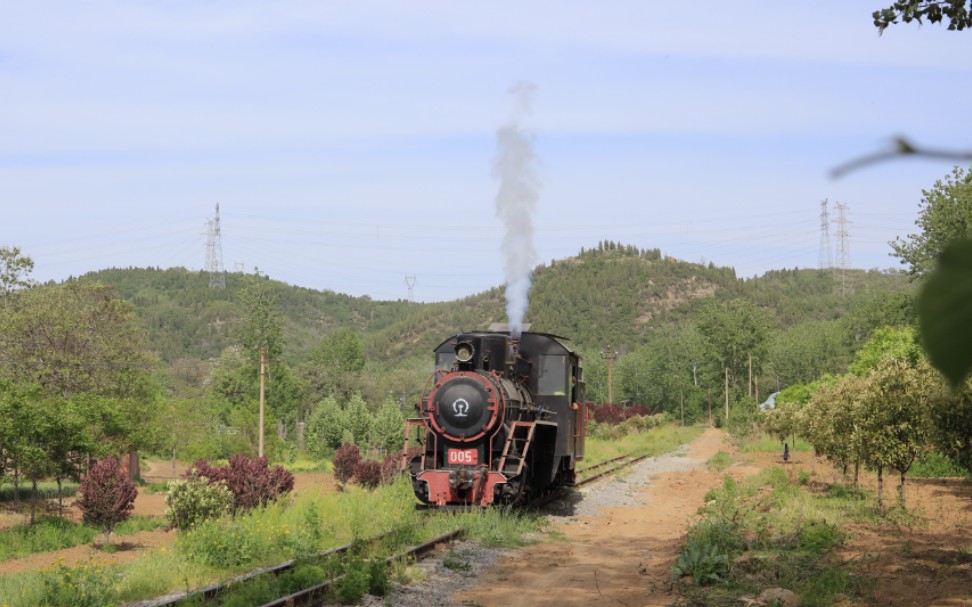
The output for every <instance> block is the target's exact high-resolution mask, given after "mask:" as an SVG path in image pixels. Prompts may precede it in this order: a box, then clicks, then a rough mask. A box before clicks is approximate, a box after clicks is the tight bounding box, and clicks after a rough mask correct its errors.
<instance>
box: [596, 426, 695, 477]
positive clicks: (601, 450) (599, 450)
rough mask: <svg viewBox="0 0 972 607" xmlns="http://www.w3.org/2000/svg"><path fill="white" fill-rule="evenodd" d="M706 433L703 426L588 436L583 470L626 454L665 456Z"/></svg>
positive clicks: (668, 427)
mask: <svg viewBox="0 0 972 607" xmlns="http://www.w3.org/2000/svg"><path fill="white" fill-rule="evenodd" d="M703 430H705V428H704V427H702V426H676V425H665V426H660V427H658V428H652V429H651V430H648V431H647V432H633V433H631V434H628V435H626V436H623V437H621V438H618V439H610V440H609V439H603V438H596V437H591V436H589V437H587V439H586V442H585V445H586V446H585V449H584V460H583V462H581V463H580V464H579V466H580V467H581V468H585V467H587V466H594V465H597V464H599V463H601V462H605V461H607V460H609V459H613V458H615V457H619V456H621V455H626V454H636V455H649V456H654V455H661V454H663V453H669V452H670V451H674V450H675V449H677V448H678V447H680V446H681V445H684V444H686V443H689V442H691V441H692V440H693V439H694V438H695V437H697V436H698V435H700V434H702V431H703Z"/></svg>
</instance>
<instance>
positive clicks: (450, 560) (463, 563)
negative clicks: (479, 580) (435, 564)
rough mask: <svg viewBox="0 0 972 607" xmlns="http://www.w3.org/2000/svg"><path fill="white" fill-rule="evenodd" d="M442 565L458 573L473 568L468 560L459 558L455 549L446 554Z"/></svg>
mask: <svg viewBox="0 0 972 607" xmlns="http://www.w3.org/2000/svg"><path fill="white" fill-rule="evenodd" d="M442 566H443V567H445V568H446V569H448V570H449V571H455V572H456V573H465V572H467V571H470V570H471V569H472V564H470V562H469V561H467V560H463V559H461V558H459V555H458V554H456V552H455V551H454V550H450V551H449V553H448V554H446V555H445V558H443V559H442Z"/></svg>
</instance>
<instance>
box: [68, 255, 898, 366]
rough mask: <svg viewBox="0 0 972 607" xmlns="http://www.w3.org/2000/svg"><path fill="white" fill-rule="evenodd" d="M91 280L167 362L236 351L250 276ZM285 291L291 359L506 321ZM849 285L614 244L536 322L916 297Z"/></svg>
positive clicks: (873, 278) (424, 347)
mask: <svg viewBox="0 0 972 607" xmlns="http://www.w3.org/2000/svg"><path fill="white" fill-rule="evenodd" d="M82 279H85V280H96V281H99V282H102V283H104V284H107V285H110V286H111V287H113V288H114V290H115V291H116V292H117V293H118V294H119V295H120V296H121V297H122V298H124V299H126V300H127V301H129V302H131V303H132V304H133V306H134V307H135V311H136V314H137V317H138V319H139V322H140V324H141V325H142V327H143V328H144V329H145V331H146V332H147V334H148V337H149V343H150V344H151V347H152V348H153V349H154V350H155V351H156V352H158V353H159V354H160V355H161V356H162V358H163V359H164V360H165V361H168V362H170V363H171V362H174V361H176V360H179V359H187V358H188V359H208V358H214V357H218V356H219V354H220V352H221V351H222V349H223V348H225V347H227V346H230V345H233V344H235V343H236V342H235V338H234V331H235V328H236V326H237V324H238V319H239V318H240V308H239V300H238V295H239V292H240V289H241V288H242V286H243V284H244V282H245V280H246V276H244V275H242V274H233V273H230V274H227V276H226V288H225V289H210V288H209V278H208V275H207V274H206V273H204V272H190V271H188V270H185V269H182V268H174V269H167V270H161V269H151V268H150V269H138V268H129V269H110V270H102V271H99V272H94V273H90V274H87V275H85V276H83V277H82ZM273 285H274V290H275V293H276V295H277V296H278V300H277V301H278V304H277V307H278V310H279V312H280V314H281V316H282V317H283V320H284V336H285V339H286V347H285V352H284V358H285V359H287V360H289V361H291V362H297V361H300V360H302V359H304V358H305V357H306V356H307V354H308V353H309V352H310V350H311V349H312V348H314V347H315V346H316V345H317V344H318V343H319V342H320V340H321V338H322V337H323V336H324V335H326V334H327V333H329V332H331V331H332V330H334V329H336V328H338V327H350V328H351V329H353V330H354V331H355V332H356V333H357V334H358V335H359V337H360V339H361V341H362V343H363V344H364V346H365V355H366V357H367V358H368V360H369V362H370V363H372V364H375V365H377V366H379V367H393V366H396V364H401V363H407V364H411V363H417V362H418V361H423V360H427V359H428V357H429V352H430V350H431V349H432V348H433V347H434V346H435V345H436V344H438V343H439V341H441V340H442V339H443V338H444V337H446V336H448V335H451V334H453V333H454V332H456V331H460V330H475V329H483V328H486V327H487V326H488V325H489V324H490V323H492V322H499V321H504V320H505V310H504V301H503V292H502V288H501V287H499V286H497V287H495V288H493V289H490V290H488V291H486V292H483V293H479V294H475V295H470V296H469V297H466V298H463V299H461V300H458V301H455V302H448V303H432V304H419V303H409V302H407V301H403V300H399V301H374V300H372V299H370V298H368V297H351V296H348V295H343V294H339V293H335V292H332V291H314V290H311V289H305V288H302V287H296V286H290V285H286V284H283V283H278V282H274V283H273ZM847 285H848V293H847V294H846V295H845V296H841V295H839V294H838V292H837V288H836V287H837V285H836V283H835V278H834V275H833V273H832V272H830V271H819V270H777V271H772V272H769V273H767V274H766V275H764V276H761V277H758V278H753V279H748V280H741V279H738V278H737V277H736V275H735V272H734V270H733V269H732V268H726V267H717V266H715V265H714V264H712V263H709V264H708V265H703V264H697V263H689V262H685V261H679V260H675V259H673V258H669V257H665V256H663V255H662V254H661V253H660V252H659V251H658V250H657V249H652V250H641V249H638V248H636V247H630V246H623V245H619V244H616V243H609V242H605V243H601V244H600V245H598V247H597V248H595V249H592V250H587V251H582V252H581V253H580V254H579V255H577V256H574V257H570V258H567V259H563V260H557V261H555V262H552V263H551V264H549V265H541V266H539V267H537V268H536V271H535V272H534V276H533V287H532V289H531V291H530V308H529V311H528V313H527V319H526V320H527V322H529V323H531V324H532V328H533V330H535V331H545V332H550V333H555V334H558V335H563V336H566V337H568V338H570V339H571V340H572V342H573V343H574V344H575V345H576V346H577V347H578V348H579V349H580V350H581V351H584V350H586V349H588V348H590V349H597V350H599V349H603V347H604V346H605V345H606V344H612V345H614V347H615V348H617V349H620V350H632V349H634V348H636V347H637V346H638V345H640V344H641V343H643V342H644V339H645V337H646V336H647V335H648V334H649V332H651V331H652V329H656V328H659V327H662V326H664V325H668V324H672V323H678V322H681V321H684V320H687V319H690V318H691V317H692V315H693V313H694V312H695V311H697V310H698V309H699V307H700V306H701V305H702V304H703V303H704V301H706V300H708V299H709V298H712V297H715V298H718V299H733V298H745V299H749V300H750V301H752V302H753V303H755V304H756V305H757V306H759V307H761V308H763V309H764V310H766V311H767V312H768V313H769V315H770V318H771V319H773V320H774V321H775V324H776V325H777V326H778V327H780V328H786V327H789V326H792V325H795V324H798V323H800V322H803V321H806V320H826V319H833V318H837V317H840V316H843V315H845V314H847V313H848V312H849V311H850V312H853V310H854V309H855V307H856V304H857V303H860V302H862V301H868V300H872V301H878V302H881V301H884V300H888V299H894V298H888V295H889V294H891V293H901V292H905V291H908V290H909V289H910V285H909V283H908V281H907V279H906V278H905V277H904V276H903V275H902V274H900V273H898V272H878V271H867V272H865V271H860V270H853V271H850V272H849V273H848V281H847ZM871 307H873V306H871Z"/></svg>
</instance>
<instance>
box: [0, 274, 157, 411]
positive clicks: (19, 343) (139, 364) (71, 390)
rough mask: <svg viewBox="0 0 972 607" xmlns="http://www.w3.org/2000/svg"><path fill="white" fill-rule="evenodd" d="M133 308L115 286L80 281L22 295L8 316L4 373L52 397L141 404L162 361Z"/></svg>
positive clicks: (1, 331) (1, 348)
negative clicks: (87, 396) (95, 396)
mask: <svg viewBox="0 0 972 607" xmlns="http://www.w3.org/2000/svg"><path fill="white" fill-rule="evenodd" d="M144 344H145V340H144V335H143V333H142V332H141V330H140V329H139V328H138V326H137V325H136V323H135V318H134V313H133V311H132V307H131V306H130V305H129V304H128V303H126V302H124V301H122V300H121V299H118V298H117V297H116V296H115V295H114V293H113V292H112V291H111V289H110V288H108V287H106V286H104V285H100V284H96V283H84V282H80V281H70V282H67V283H64V284H60V285H45V286H39V287H35V288H32V289H27V290H25V291H23V292H21V293H19V294H18V297H17V298H16V300H15V302H14V305H12V306H9V307H8V310H7V312H6V313H5V314H3V315H2V316H0V375H2V376H6V377H8V378H9V379H11V380H12V381H14V382H16V383H22V384H25V385H26V384H33V383H36V384H38V385H40V386H41V387H42V388H43V389H44V391H45V392H46V393H49V394H59V395H65V396H67V395H71V394H80V393H93V394H99V395H103V396H111V397H116V398H125V399H131V400H134V401H141V402H140V403H139V405H140V406H142V407H144V405H145V402H146V401H147V400H149V399H150V398H151V397H152V396H153V395H154V393H155V392H156V390H157V385H156V383H155V381H154V379H153V377H152V373H151V372H152V370H153V368H154V367H155V365H156V364H157V362H158V361H157V359H156V357H155V356H153V355H152V354H150V353H149V352H148V351H147V350H146V349H145V346H144Z"/></svg>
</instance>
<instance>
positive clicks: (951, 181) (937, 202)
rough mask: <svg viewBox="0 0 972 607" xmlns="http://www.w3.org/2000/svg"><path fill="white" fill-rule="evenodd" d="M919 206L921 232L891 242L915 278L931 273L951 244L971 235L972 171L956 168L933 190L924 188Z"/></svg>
mask: <svg viewBox="0 0 972 607" xmlns="http://www.w3.org/2000/svg"><path fill="white" fill-rule="evenodd" d="M919 206H920V210H919V213H918V219H917V220H915V225H916V226H917V227H918V228H919V231H918V232H916V233H914V234H909V235H908V237H907V238H900V237H898V238H897V239H895V240H894V241H892V242H891V243H890V244H891V248H892V250H893V254H894V255H895V256H896V257H898V258H900V259H901V263H902V265H906V266H907V267H908V274H910V275H911V276H913V277H922V276H925V275H926V274H928V273H929V272H930V271H931V270H932V269H933V268H934V267H935V265H936V264H937V262H938V258H939V257H940V256H941V254H942V252H943V251H944V250H945V247H946V246H947V245H948V244H949V243H952V242H954V241H956V240H962V239H969V238H972V172H969V171H966V170H964V169H962V168H959V167H955V168H953V169H952V172H951V173H950V174H948V175H946V176H945V177H944V179H940V180H938V181H936V182H935V184H934V185H933V186H932V188H931V189H929V190H922V198H921V202H920V204H919Z"/></svg>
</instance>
